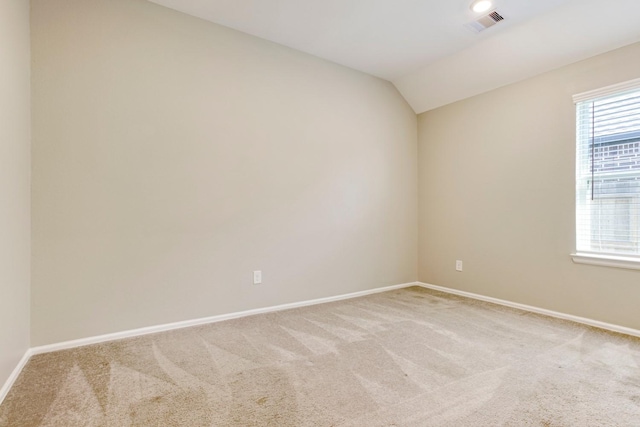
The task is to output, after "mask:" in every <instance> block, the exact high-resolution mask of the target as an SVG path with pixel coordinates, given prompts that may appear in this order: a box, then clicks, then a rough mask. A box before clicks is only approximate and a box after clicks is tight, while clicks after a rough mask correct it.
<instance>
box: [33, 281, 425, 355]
mask: <svg viewBox="0 0 640 427" xmlns="http://www.w3.org/2000/svg"><path fill="white" fill-rule="evenodd" d="M409 286H419V283H418V282H411V283H402V284H400V285H392V286H385V287H382V288H374V289H368V290H366V291H360V292H353V293H350V294H343V295H337V296H332V297H325V298H318V299H313V300H307V301H300V302H294V303H290V304H281V305H276V306H271V307H264V308H257V309H253V310H246V311H239V312H235V313H228V314H221V315H218V316H211V317H203V318H200V319H192V320H184V321H181V322H175V323H167V324H164V325H156V326H149V327H146V328H139V329H132V330H128V331H122V332H115V333H112V334H106V335H99V336H95V337H87V338H80V339H77V340H72V341H64V342H60V343H55V344H48V345H42V346H37V347H32V348H31V350H30V351H31V354H42V353H50V352H52V351H59V350H67V349H70V348H75V347H82V346H85V345H91V344H98V343H103V342H107V341H114V340H119V339H123V338H131V337H137V336H141V335H147V334H155V333H157V332H165V331H171V330H174V329H182V328H188V327H190V326H198V325H204V324H207V323H216V322H222V321H223V320H230V319H237V318H239V317H246V316H253V315H255V314H263V313H272V312H274V311H282V310H289V309H292V308H299V307H306V306H309V305H316V304H323V303H327V302H333V301H340V300H344V299H350V298H357V297H362V296H365V295H371V294H377V293H380V292H386V291H392V290H394V289H402V288H407V287H409Z"/></svg>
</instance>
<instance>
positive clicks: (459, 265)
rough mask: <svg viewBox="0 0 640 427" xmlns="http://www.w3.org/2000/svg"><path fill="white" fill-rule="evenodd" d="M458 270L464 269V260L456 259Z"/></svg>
mask: <svg viewBox="0 0 640 427" xmlns="http://www.w3.org/2000/svg"><path fill="white" fill-rule="evenodd" d="M456 271H462V261H460V260H459V259H458V260H456Z"/></svg>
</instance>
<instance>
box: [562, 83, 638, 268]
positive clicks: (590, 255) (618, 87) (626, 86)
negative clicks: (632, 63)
mask: <svg viewBox="0 0 640 427" xmlns="http://www.w3.org/2000/svg"><path fill="white" fill-rule="evenodd" d="M633 90H640V79H634V80H629V81H626V82H622V83H619V84H614V85H611V86H606V87H603V88H599V89H596V90H592V91H588V92H583V93H579V94H577V95H574V96H573V102H574V104H576V108H575V117H576V139H575V147H576V160H575V167H576V169H575V175H576V182H575V187H574V196H575V199H574V200H575V203H576V204H575V206H574V215H575V219H576V222H575V227H574V231H575V239H574V244H575V247H574V249H575V250H574V252H573V253H572V254H571V258H572V259H573V262H574V263H577V264H589V265H598V266H604V267H615V268H624V269H632V270H640V255H638V256H635V255H632V256H625V255H624V254H616V253H608V252H596V251H584V250H580V251H579V250H578V249H577V248H578V247H580V244H579V241H580V240H579V239H581V235H580V233H579V229H578V227H579V222H578V208H579V205H578V197H579V196H580V193H579V185H578V178H579V171H580V168H581V167H582V166H581V165H580V158H579V155H580V154H579V150H580V146H581V138H584V137H585V136H584V135H583V134H581V131H582V132H584V129H581V128H580V126H579V123H578V116H579V105H578V104H580V103H584V102H586V101H592V100H596V99H598V98H603V97H607V96H615V95H616V94H622V93H624V92H629V91H633Z"/></svg>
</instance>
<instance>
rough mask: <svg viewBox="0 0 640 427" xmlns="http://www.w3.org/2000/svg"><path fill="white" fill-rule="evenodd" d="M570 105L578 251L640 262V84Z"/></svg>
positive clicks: (595, 94)
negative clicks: (574, 143) (573, 117)
mask: <svg viewBox="0 0 640 427" xmlns="http://www.w3.org/2000/svg"><path fill="white" fill-rule="evenodd" d="M574 99H575V100H576V101H577V102H576V112H577V116H576V119H577V150H576V154H577V155H576V157H577V159H576V240H577V241H576V249H577V251H578V252H580V253H587V254H602V255H614V256H616V255H617V256H624V257H631V258H637V260H638V261H640V81H634V82H627V83H625V84H623V85H619V86H618V87H611V88H605V89H601V90H598V91H595V92H593V97H591V98H590V97H589V96H588V94H586V95H585V94H582V95H577V96H576V97H574Z"/></svg>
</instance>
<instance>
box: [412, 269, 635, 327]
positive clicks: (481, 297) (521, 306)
mask: <svg viewBox="0 0 640 427" xmlns="http://www.w3.org/2000/svg"><path fill="white" fill-rule="evenodd" d="M418 286H422V287H423V288H427V289H433V290H435V291H441V292H446V293H448V294H453V295H458V296H461V297H467V298H472V299H476V300H480V301H485V302H490V303H493V304H498V305H503V306H506V307H511V308H517V309H520V310H524V311H529V312H531V313H537V314H543V315H545V316H550V317H555V318H558V319H563V320H570V321H572V322H576V323H582V324H583V325H588V326H593V327H596V328H600V329H606V330H608V331H612V332H619V333H621V334H625V335H631V336H634V337H640V330H637V329H632V328H627V327H626V326H619V325H614V324H611V323H606V322H600V321H599V320H593V319H588V318H586V317H579V316H574V315H571V314H566V313H560V312H558V311H553V310H547V309H545V308H539V307H533V306H531V305H526V304H520V303H517V302H511V301H506V300H502V299H498V298H492V297H487V296H484V295H479V294H474V293H471V292H465V291H459V290H457V289H452V288H445V287H443V286H437V285H431V284H429V283H422V282H419V283H418Z"/></svg>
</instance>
